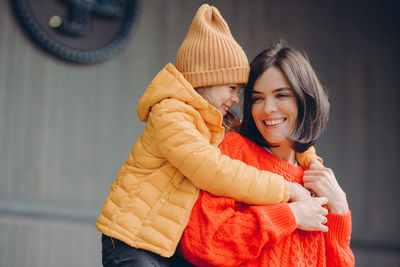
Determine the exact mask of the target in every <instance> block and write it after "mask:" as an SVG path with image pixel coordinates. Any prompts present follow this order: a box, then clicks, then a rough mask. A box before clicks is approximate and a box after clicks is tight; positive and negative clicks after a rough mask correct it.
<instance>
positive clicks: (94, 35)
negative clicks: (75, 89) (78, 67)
mask: <svg viewBox="0 0 400 267" xmlns="http://www.w3.org/2000/svg"><path fill="white" fill-rule="evenodd" d="M11 2H12V3H13V5H14V9H15V11H16V13H17V15H18V18H19V19H20V21H21V23H22V25H23V27H24V28H25V29H26V31H27V32H28V33H29V35H30V36H31V37H32V39H33V40H34V41H35V42H36V43H37V44H39V45H40V46H41V47H42V48H43V49H45V50H46V51H47V52H49V53H51V54H52V55H54V56H56V57H58V58H61V59H64V60H67V61H70V62H74V63H82V64H89V63H95V62H99V61H103V60H105V59H107V58H109V57H111V56H113V55H115V54H116V53H117V52H119V51H120V50H121V49H122V48H123V47H124V46H125V45H126V44H127V41H128V39H129V37H130V36H131V35H132V34H133V32H134V29H135V27H136V24H137V20H138V17H139V0H114V1H113V0H11Z"/></svg>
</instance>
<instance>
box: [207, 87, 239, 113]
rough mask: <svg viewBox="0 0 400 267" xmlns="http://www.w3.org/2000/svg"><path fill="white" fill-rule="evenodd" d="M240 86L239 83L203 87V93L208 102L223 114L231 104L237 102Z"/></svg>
mask: <svg viewBox="0 0 400 267" xmlns="http://www.w3.org/2000/svg"><path fill="white" fill-rule="evenodd" d="M241 88H242V85H241V84H226V85H218V86H211V87H208V88H205V90H204V94H205V95H206V96H207V99H208V101H209V102H210V104H211V105H213V106H214V107H215V108H216V109H217V110H218V111H219V112H221V114H222V116H225V115H226V113H227V111H228V110H229V109H230V108H231V107H232V105H233V104H237V103H239V90H240V89H241Z"/></svg>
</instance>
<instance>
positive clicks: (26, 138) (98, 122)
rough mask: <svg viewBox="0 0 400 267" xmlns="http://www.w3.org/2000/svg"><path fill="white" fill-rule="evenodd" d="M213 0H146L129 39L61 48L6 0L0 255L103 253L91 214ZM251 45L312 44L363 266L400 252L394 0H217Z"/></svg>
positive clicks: (2, 6)
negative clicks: (50, 44) (46, 46)
mask: <svg viewBox="0 0 400 267" xmlns="http://www.w3.org/2000/svg"><path fill="white" fill-rule="evenodd" d="M203 2H204V1H185V0H170V1H163V0H143V1H142V11H141V19H140V22H139V25H138V28H137V31H136V33H135V35H134V37H133V38H132V40H131V41H130V43H129V45H128V46H127V47H126V48H125V49H124V50H123V52H122V53H120V54H118V55H117V56H115V57H113V58H112V59H110V60H108V61H106V62H103V63H100V64H95V65H89V66H80V65H74V64H68V63H65V62H63V61H60V60H57V59H54V58H53V57H51V56H50V55H48V54H46V53H44V52H43V51H42V50H41V49H39V48H38V47H37V46H36V45H34V44H33V43H32V42H31V40H30V39H29V38H28V37H27V35H26V34H25V32H24V31H23V30H22V29H21V27H20V25H19V23H18V21H17V20H16V19H15V17H14V14H13V13H12V10H11V7H10V3H9V1H6V0H2V1H0V266H7V267H9V266H99V265H100V264H101V263H100V262H101V261H100V257H101V254H100V242H99V240H100V234H99V233H98V232H97V231H96V230H95V228H94V223H95V220H96V216H97V214H98V212H99V210H100V207H101V205H102V202H103V201H104V198H105V196H106V195H107V192H108V190H109V186H110V185H111V183H112V181H113V179H114V177H115V174H116V172H117V171H118V169H119V167H120V166H121V164H122V163H123V161H124V160H125V158H126V156H127V155H128V153H129V152H130V150H131V147H132V145H133V143H134V141H135V140H136V138H137V137H138V136H139V134H140V132H141V130H142V129H143V127H144V124H143V123H141V122H139V121H138V119H137V116H136V103H137V101H138V99H139V98H140V96H141V94H142V92H143V90H144V89H145V87H146V86H147V84H148V83H149V82H150V81H151V79H152V78H153V76H154V75H155V74H156V73H157V72H158V71H159V70H160V69H161V68H162V67H163V66H164V65H165V64H167V63H168V62H170V61H171V62H173V61H174V59H175V55H176V52H177V50H178V48H179V45H180V43H181V41H182V40H183V38H184V36H185V34H186V31H187V29H188V27H189V25H190V22H191V20H192V18H193V16H194V14H195V12H196V10H197V8H198V7H199V6H200V5H201V4H202V3H203ZM208 3H210V4H214V5H215V6H217V7H218V8H219V10H220V11H221V13H222V15H223V16H224V18H225V19H226V20H227V22H228V24H229V25H230V28H231V31H232V33H233V35H234V36H235V37H236V39H237V40H238V42H239V43H240V44H241V45H242V46H243V48H244V49H245V51H246V53H247V54H248V57H249V59H252V58H253V57H254V56H255V55H256V54H257V53H258V52H259V51H261V50H262V49H263V47H264V46H266V45H267V44H268V43H269V42H270V40H271V39H279V38H283V39H285V40H286V41H287V42H288V43H289V44H292V45H294V46H297V47H299V48H301V49H304V51H306V53H307V55H308V56H309V58H310V60H311V62H312V63H313V65H314V67H315V69H316V70H317V72H318V74H319V76H320V77H321V80H322V81H323V83H324V85H326V87H327V88H328V91H329V95H330V102H331V116H330V121H329V124H328V127H327V130H326V131H325V132H324V134H323V136H322V137H321V139H320V141H319V142H318V144H317V150H318V152H319V154H321V155H322V156H323V157H324V159H325V163H326V165H328V166H329V167H331V168H332V169H333V170H334V171H335V174H336V176H337V178H338V180H339V182H340V184H341V185H342V187H343V188H344V190H345V191H346V193H347V195H348V199H349V202H350V206H351V209H352V213H353V236H352V238H353V239H352V246H353V249H354V252H355V255H356V266H400V229H399V227H398V225H399V221H400V210H399V208H398V203H400V196H399V195H400V194H399V185H400V182H399V174H398V170H397V167H398V166H399V163H400V156H399V148H400V141H399V137H398V133H399V130H400V113H399V110H398V109H399V104H400V91H399V90H400V86H399V70H400V66H399V64H400V63H399V60H400V52H399V48H400V36H399V35H400V34H399V30H398V29H399V26H400V23H399V22H400V20H399V18H398V17H399V11H400V8H399V4H398V3H397V1H387V0H385V1H371V0H368V1H333V0H331V1H317V0H312V1H311V0H310V1H305V0H304V1H295V0H290V1H278V0H273V1H272V0H269V1H262V0H253V1H234V0H231V1H229V0H220V1H209V2H208Z"/></svg>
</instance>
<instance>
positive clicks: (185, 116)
mask: <svg viewBox="0 0 400 267" xmlns="http://www.w3.org/2000/svg"><path fill="white" fill-rule="evenodd" d="M166 102H167V101H162V102H160V103H159V104H157V105H155V106H153V107H152V111H151V113H150V115H149V120H148V125H147V126H146V127H153V128H154V129H152V132H154V133H155V135H154V136H153V138H154V142H153V145H154V146H155V147H156V148H158V150H159V153H160V155H161V156H162V157H165V158H166V159H167V160H168V162H169V163H171V164H172V165H174V166H175V167H176V168H177V169H178V170H179V171H180V172H181V173H182V174H183V175H184V176H185V177H187V178H188V179H189V180H190V181H191V182H192V183H193V184H194V185H195V186H197V187H198V188H200V189H203V190H205V191H208V192H210V193H211V194H214V195H216V196H224V197H232V198H234V199H235V200H237V201H240V202H245V203H248V204H274V203H280V202H282V201H287V200H288V199H289V186H288V183H287V182H286V181H285V180H284V179H283V177H282V176H280V175H277V174H274V173H271V172H266V171H260V170H258V169H256V168H254V167H251V166H248V165H246V164H245V163H243V162H242V161H239V160H232V159H231V158H229V157H228V156H226V155H223V154H222V153H221V151H220V150H219V149H218V147H216V146H213V145H211V144H210V141H209V139H208V138H207V137H206V136H204V135H206V134H208V131H207V129H205V130H204V131H203V134H204V135H202V133H201V132H200V131H199V129H198V128H197V127H196V116H198V115H196V113H197V111H196V110H194V109H193V108H191V107H190V106H188V105H186V104H184V103H183V102H180V101H174V100H170V101H168V102H169V103H166ZM164 103H165V104H164ZM171 104H173V105H174V109H173V110H171ZM198 119H201V118H198ZM215 128H217V126H215ZM200 130H201V129H200ZM216 130H220V129H216Z"/></svg>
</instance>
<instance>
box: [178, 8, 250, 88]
mask: <svg viewBox="0 0 400 267" xmlns="http://www.w3.org/2000/svg"><path fill="white" fill-rule="evenodd" d="M175 65H176V68H177V69H178V70H179V71H180V72H181V73H182V74H183V76H184V77H185V78H186V80H188V81H189V82H190V84H191V85H192V86H193V87H200V86H215V85H223V84H233V83H244V84H246V83H247V79H248V77H249V71H250V67H249V62H248V60H247V56H246V54H245V53H244V51H243V49H242V48H241V47H240V45H239V44H238V43H237V42H236V41H235V39H233V36H232V34H231V32H230V30H229V27H228V25H227V24H226V22H225V20H224V19H223V18H222V16H221V14H220V13H219V11H218V9H217V8H215V7H213V6H209V5H207V4H204V5H202V6H201V7H200V8H199V10H198V11H197V13H196V15H195V17H194V18H193V21H192V25H191V26H190V28H189V31H188V33H187V35H186V38H185V40H183V43H182V45H181V47H180V48H179V51H178V54H177V56H176V62H175Z"/></svg>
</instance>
